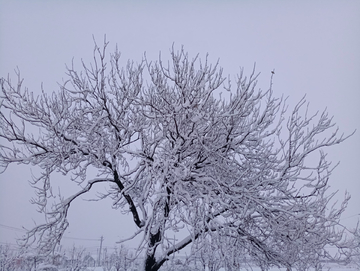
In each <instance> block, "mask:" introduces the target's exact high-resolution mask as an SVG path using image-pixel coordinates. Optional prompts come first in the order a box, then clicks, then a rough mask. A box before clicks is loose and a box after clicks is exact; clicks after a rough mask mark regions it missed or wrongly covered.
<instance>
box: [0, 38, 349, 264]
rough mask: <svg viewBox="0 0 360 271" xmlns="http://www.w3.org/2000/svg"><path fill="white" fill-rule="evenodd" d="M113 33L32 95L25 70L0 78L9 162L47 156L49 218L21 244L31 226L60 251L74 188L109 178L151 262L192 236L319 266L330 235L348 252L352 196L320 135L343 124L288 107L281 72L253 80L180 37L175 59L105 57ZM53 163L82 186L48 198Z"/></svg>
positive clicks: (39, 182) (233, 252) (40, 195)
mask: <svg viewBox="0 0 360 271" xmlns="http://www.w3.org/2000/svg"><path fill="white" fill-rule="evenodd" d="M106 46H107V43H105V44H104V46H103V47H101V48H100V47H98V46H95V50H94V60H93V63H92V64H91V65H86V64H85V63H84V62H82V69H81V71H80V70H76V69H75V67H74V66H71V67H68V69H67V76H68V80H67V81H66V82H65V83H64V84H63V85H61V86H60V89H59V90H58V91H57V92H53V93H51V94H47V93H46V92H45V91H43V93H42V94H41V95H39V96H34V95H33V93H32V92H31V91H30V90H28V89H27V88H24V87H23V86H22V83H23V81H22V79H21V78H20V75H19V74H18V80H17V82H16V83H15V84H13V83H12V81H11V79H10V78H9V77H8V78H2V79H1V90H2V92H1V113H0V124H1V129H0V137H1V138H3V139H6V141H7V142H4V141H2V142H4V143H3V144H2V145H1V152H0V163H1V166H2V168H3V170H6V168H7V167H8V165H9V164H12V163H15V164H16V163H20V164H29V165H31V166H36V167H39V168H40V169H41V174H40V175H39V176H37V178H36V179H34V180H33V183H32V184H33V185H34V187H36V191H37V200H36V201H35V203H36V204H37V205H38V206H39V209H40V211H42V212H44V214H45V216H46V218H47V219H46V221H47V223H45V224H41V225H38V226H36V227H35V228H34V229H32V230H30V231H29V232H28V234H27V236H26V237H25V239H24V241H25V242H24V245H28V244H30V243H32V241H33V240H35V239H36V240H37V241H38V247H39V249H40V251H41V253H45V254H46V253H51V252H52V251H54V248H55V246H56V245H57V244H59V242H60V240H61V238H62V235H63V233H64V231H65V230H66V228H67V227H68V225H69V222H68V220H67V213H68V209H69V207H70V204H71V202H72V201H74V200H76V198H78V197H79V196H81V195H83V194H84V193H87V192H88V191H90V190H94V189H96V187H97V183H108V184H109V190H108V193H107V194H105V195H102V196H101V198H107V197H110V198H111V199H112V200H113V207H116V208H119V209H121V210H123V211H127V212H129V213H131V214H132V217H133V221H134V227H135V228H136V230H135V233H134V235H133V236H129V238H134V237H135V236H142V242H141V244H140V245H139V248H138V252H139V253H144V254H145V255H146V256H145V263H144V269H145V270H148V271H150V270H152V271H154V270H158V269H159V268H160V267H161V266H162V265H163V263H164V262H166V261H167V260H169V258H170V256H171V255H172V254H174V253H175V252H177V251H180V250H181V249H183V248H184V247H186V246H192V248H193V250H192V251H193V252H194V253H196V251H203V253H205V252H204V251H206V247H207V246H208V247H212V248H214V250H217V251H222V252H223V253H222V254H221V253H220V254H219V255H218V256H219V257H220V258H219V260H224V261H225V260H226V261H227V262H228V263H230V264H231V263H235V262H236V259H237V258H239V257H240V255H243V254H244V253H246V254H247V255H249V257H251V259H252V260H254V261H256V263H257V264H258V265H260V266H262V267H264V268H266V267H268V266H272V265H276V266H285V267H288V268H291V267H294V268H298V269H302V268H305V267H309V266H316V265H317V264H318V263H319V261H320V260H321V259H323V258H324V257H333V255H330V254H328V252H327V250H326V248H325V246H327V245H331V246H334V247H338V248H339V252H340V254H341V252H342V248H344V247H345V246H346V244H345V243H344V240H343V230H342V229H338V227H337V226H338V223H339V219H340V215H341V213H342V212H343V211H344V209H345V207H346V204H347V202H348V200H349V198H350V197H349V195H346V197H345V199H344V202H343V203H342V204H341V205H340V206H337V207H336V206H332V205H329V201H330V200H331V198H332V197H333V194H329V193H327V189H328V182H329V177H330V175H331V172H332V170H333V167H331V166H330V162H329V161H327V159H326V153H325V152H324V148H325V147H329V146H332V145H335V144H338V143H341V142H342V141H344V140H345V139H346V137H344V136H342V135H340V136H338V130H337V128H335V127H334V124H333V123H332V118H331V117H329V115H328V113H327V112H325V111H324V112H322V113H319V112H318V113H315V114H309V113H308V104H307V103H306V101H305V99H301V100H300V101H299V103H298V104H297V105H296V106H295V107H294V108H293V109H292V110H291V111H290V112H288V111H287V105H286V103H285V101H284V100H283V99H282V98H276V97H274V95H273V90H272V77H271V81H270V86H269V89H267V90H265V91H262V90H260V89H257V87H256V82H257V78H258V75H257V74H256V73H255V71H254V70H253V72H252V73H251V74H250V75H249V76H245V75H244V74H243V72H242V71H241V73H240V74H239V75H238V76H237V78H236V79H235V80H231V78H230V77H224V76H223V74H222V69H221V68H220V67H219V65H218V63H216V64H215V65H211V64H209V63H208V59H207V58H206V59H205V61H201V60H200V59H199V57H198V56H195V57H194V58H191V57H190V56H189V55H188V54H187V53H186V52H185V51H184V50H183V49H180V50H178V51H177V50H175V49H173V50H171V60H170V61H169V62H166V63H164V62H163V61H162V60H161V59H159V60H158V61H154V62H150V61H149V60H148V59H146V57H144V59H143V61H142V62H140V63H139V64H136V63H134V62H131V61H128V62H127V64H126V65H125V66H124V67H122V66H121V64H120V53H119V51H118V50H116V51H115V52H114V53H113V54H111V55H110V60H109V62H107V53H106ZM271 76H273V75H271ZM221 91H223V92H224V93H223V94H222V95H221ZM34 128H36V130H35V129H34ZM29 131H36V132H30V133H29ZM315 157H317V160H316V161H315ZM90 169H91V172H93V170H94V169H96V170H97V175H95V176H92V175H90V174H89V170H90ZM55 172H61V173H63V174H64V175H68V176H71V180H72V181H74V182H78V183H81V184H82V187H83V188H81V189H80V190H79V191H78V192H77V193H75V194H74V195H71V196H69V197H67V198H61V199H60V201H58V202H57V203H56V204H53V205H52V206H48V205H49V200H48V199H49V197H51V196H52V176H53V173H55ZM179 231H181V232H182V233H181V235H179V236H180V237H181V238H183V239H180V240H179V239H178V238H174V235H176V234H177V233H178V232H179ZM184 231H186V232H187V237H183V232H184ZM180 237H179V238H180ZM204 249H205V250H204ZM206 253H210V252H206ZM340 254H338V255H340Z"/></svg>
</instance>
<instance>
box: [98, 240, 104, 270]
mask: <svg viewBox="0 0 360 271" xmlns="http://www.w3.org/2000/svg"><path fill="white" fill-rule="evenodd" d="M103 240H104V237H103V236H101V237H100V249H99V256H98V266H100V259H101V249H102V243H103Z"/></svg>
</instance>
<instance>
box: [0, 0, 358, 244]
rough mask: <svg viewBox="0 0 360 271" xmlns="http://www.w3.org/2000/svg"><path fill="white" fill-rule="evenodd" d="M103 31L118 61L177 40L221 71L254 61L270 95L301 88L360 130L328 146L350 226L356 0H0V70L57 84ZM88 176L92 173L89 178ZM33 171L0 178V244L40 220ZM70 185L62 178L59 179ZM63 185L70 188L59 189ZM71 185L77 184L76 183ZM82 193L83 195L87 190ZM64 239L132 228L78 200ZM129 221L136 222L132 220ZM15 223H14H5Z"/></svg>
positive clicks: (344, 125)
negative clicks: (347, 199) (31, 181)
mask: <svg viewBox="0 0 360 271" xmlns="http://www.w3.org/2000/svg"><path fill="white" fill-rule="evenodd" d="M104 35H106V38H107V40H108V41H109V42H110V45H109V48H110V50H109V51H108V53H110V52H111V51H112V50H113V49H114V48H115V46H116V44H117V45H118V48H119V50H120V51H121V52H122V60H123V63H126V60H127V59H129V58H130V59H134V60H135V61H140V60H141V58H142V56H143V53H144V52H145V51H146V54H147V57H148V59H151V60H156V59H157V57H158V55H159V52H160V51H161V52H162V54H163V55H166V54H168V53H169V49H170V48H171V47H172V45H173V44H174V46H175V48H180V47H181V46H182V45H183V46H184V48H185V50H186V51H188V52H189V53H190V54H191V55H195V54H196V53H200V57H203V58H204V57H205V55H206V53H209V55H210V60H211V61H214V62H215V61H216V60H217V59H219V60H220V65H221V66H222V67H223V68H224V73H225V75H227V74H230V75H231V76H235V75H236V73H237V72H238V71H239V68H240V67H244V69H245V73H250V72H251V69H252V67H253V65H254V63H256V69H257V71H258V72H261V75H260V78H259V87H261V88H263V89H266V88H267V87H268V85H269V80H270V75H271V71H272V70H273V69H275V77H274V85H273V88H274V92H275V95H277V96H281V95H284V96H285V97H286V96H289V99H288V103H289V104H290V105H294V104H295V103H296V102H297V101H298V100H299V99H300V98H301V97H302V96H304V95H305V94H306V95H307V100H308V101H309V102H310V109H311V110H312V112H316V111H317V110H323V109H325V108H327V110H328V112H329V114H330V115H334V121H335V122H336V123H337V124H338V126H339V128H340V130H341V131H343V132H344V133H345V134H349V133H351V132H352V131H354V130H355V129H357V130H358V131H357V133H356V134H355V135H354V136H353V137H351V138H349V139H348V140H347V141H346V142H344V143H343V144H341V145H338V146H335V147H333V148H331V149H328V150H327V151H328V153H329V156H328V158H329V159H330V160H332V161H334V164H336V162H338V161H340V165H339V166H338V168H337V169H336V170H335V172H334V173H333V175H332V177H331V180H330V185H331V191H336V190H339V193H338V196H337V198H338V199H339V200H341V199H342V198H343V195H344V192H345V190H348V191H349V192H350V193H351V194H352V196H353V197H352V200H351V202H350V204H349V207H348V210H347V211H346V213H345V214H344V216H343V217H344V218H343V220H342V223H344V224H346V225H348V226H349V227H352V226H355V224H356V221H357V219H359V218H360V216H359V213H360V207H359V206H360V177H359V167H360V155H359V153H360V106H359V103H360V49H359V48H360V1H147V2H146V1H95V0H93V1H3V0H0V77H6V76H7V75H8V74H10V76H11V77H12V78H14V79H15V76H14V69H15V68H16V67H18V68H19V69H20V71H21V76H22V77H23V78H24V85H25V86H27V87H28V88H29V89H30V90H31V91H33V92H34V93H39V91H40V88H41V84H42V83H43V87H44V89H45V91H46V92H49V93H50V92H52V91H56V90H57V89H58V87H57V82H62V80H63V79H64V80H66V76H65V64H71V61H72V59H74V64H75V66H77V67H80V60H81V59H83V60H84V61H85V62H86V63H89V62H90V61H91V57H92V51H93V46H94V43H93V36H94V37H95V39H96V41H97V42H98V43H99V44H101V43H102V41H103V39H104ZM90 177H92V176H90ZM30 178H31V173H30V170H29V169H28V168H26V167H19V166H13V167H11V168H9V170H8V171H7V172H5V173H3V174H1V175H0V244H2V243H4V242H8V243H15V236H16V235H18V236H20V235H21V233H22V232H21V231H18V230H17V229H19V228H21V227H22V226H25V227H31V226H32V225H33V220H34V221H41V216H40V215H39V214H37V213H36V211H35V209H36V208H35V206H33V205H31V204H29V200H30V198H31V197H32V196H33V195H34V191H33V190H32V189H31V188H30V187H29V184H28V182H27V181H28V180H29V179H30ZM59 178H60V179H61V180H59V181H63V184H64V185H65V186H67V185H68V186H69V187H70V186H71V185H70V184H69V183H70V182H69V178H68V177H59ZM64 189H65V190H64V191H65V192H66V191H67V190H66V188H64ZM72 189H73V187H72ZM85 198H86V197H85ZM69 222H70V227H69V230H68V231H67V232H66V236H67V237H76V238H81V239H88V240H75V239H69V238H68V239H65V240H64V244H65V245H71V244H72V243H75V244H80V245H83V246H85V247H87V248H90V249H93V250H96V247H97V246H98V245H99V242H98V241H93V240H89V239H98V238H100V236H101V235H103V236H104V238H105V241H104V242H105V246H108V247H113V246H114V243H115V241H116V240H117V239H118V238H120V237H125V236H126V234H128V233H131V232H132V230H133V229H134V228H132V227H129V226H128V223H127V222H126V221H125V220H124V218H123V217H122V216H121V215H120V214H119V211H115V210H112V209H111V202H109V201H107V202H102V203H98V202H97V203H94V202H90V203H89V202H84V201H81V200H80V201H79V202H76V203H75V204H74V206H73V209H72V210H71V212H70V216H69ZM131 226H132V225H131ZM9 227H12V228H9Z"/></svg>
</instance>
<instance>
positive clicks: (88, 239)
mask: <svg viewBox="0 0 360 271" xmlns="http://www.w3.org/2000/svg"><path fill="white" fill-rule="evenodd" d="M0 227H1V228H4V229H7V230H12V231H17V232H27V231H26V230H25V229H19V228H16V227H12V226H8V225H4V224H0ZM63 238H64V239H71V240H79V241H99V240H100V238H97V239H91V238H80V237H70V236H63Z"/></svg>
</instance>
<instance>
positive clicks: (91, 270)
mask: <svg viewBox="0 0 360 271" xmlns="http://www.w3.org/2000/svg"><path fill="white" fill-rule="evenodd" d="M241 270H244V271H245V270H246V271H261V269H260V268H259V267H248V268H242V269H239V271H241ZM327 270H329V271H356V270H360V267H356V266H339V265H325V266H323V268H322V271H327ZM59 271H61V270H59ZM86 271H105V269H103V268H102V267H88V268H87V269H86ZM205 271H208V270H205ZM219 271H226V269H225V268H220V269H219ZM269 271H286V268H271V269H270V270H269ZM309 271H315V269H310V270H309Z"/></svg>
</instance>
